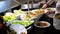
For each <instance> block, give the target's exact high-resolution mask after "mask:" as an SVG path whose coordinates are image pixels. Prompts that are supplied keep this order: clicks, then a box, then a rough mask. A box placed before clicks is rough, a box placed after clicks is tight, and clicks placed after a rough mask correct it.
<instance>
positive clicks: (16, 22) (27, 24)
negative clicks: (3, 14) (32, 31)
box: [11, 20, 32, 26]
mask: <svg viewBox="0 0 60 34" xmlns="http://www.w3.org/2000/svg"><path fill="white" fill-rule="evenodd" d="M11 24H12V25H13V24H21V25H23V26H29V25H30V24H32V21H22V20H14V21H12V23H11Z"/></svg>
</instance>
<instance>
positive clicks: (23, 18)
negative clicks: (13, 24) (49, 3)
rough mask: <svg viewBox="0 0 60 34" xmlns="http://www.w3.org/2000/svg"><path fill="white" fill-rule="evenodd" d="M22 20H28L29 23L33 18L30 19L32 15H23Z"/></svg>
mask: <svg viewBox="0 0 60 34" xmlns="http://www.w3.org/2000/svg"><path fill="white" fill-rule="evenodd" d="M21 20H24V21H25V20H27V21H29V20H31V17H30V15H28V14H23V15H21Z"/></svg>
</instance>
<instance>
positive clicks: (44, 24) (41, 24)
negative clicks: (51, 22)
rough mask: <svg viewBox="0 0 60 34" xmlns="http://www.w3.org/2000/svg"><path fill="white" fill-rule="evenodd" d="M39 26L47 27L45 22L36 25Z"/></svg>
mask: <svg viewBox="0 0 60 34" xmlns="http://www.w3.org/2000/svg"><path fill="white" fill-rule="evenodd" d="M36 25H37V26H47V24H46V23H45V22H39V23H37V24H36Z"/></svg>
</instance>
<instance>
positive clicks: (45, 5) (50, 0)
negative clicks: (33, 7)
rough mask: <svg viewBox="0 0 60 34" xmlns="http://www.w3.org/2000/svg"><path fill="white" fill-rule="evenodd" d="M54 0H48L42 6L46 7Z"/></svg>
mask: <svg viewBox="0 0 60 34" xmlns="http://www.w3.org/2000/svg"><path fill="white" fill-rule="evenodd" d="M54 1H55V0H49V1H48V2H47V3H46V4H44V5H43V7H42V8H46V7H47V6H48V5H51V4H52V3H53V2H54Z"/></svg>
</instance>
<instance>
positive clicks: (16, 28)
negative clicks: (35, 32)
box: [10, 24, 27, 34]
mask: <svg viewBox="0 0 60 34" xmlns="http://www.w3.org/2000/svg"><path fill="white" fill-rule="evenodd" d="M10 29H11V30H14V31H15V32H17V33H16V34H21V32H25V33H26V34H27V30H26V28H25V27H24V26H22V25H20V24H14V25H11V26H10Z"/></svg>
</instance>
